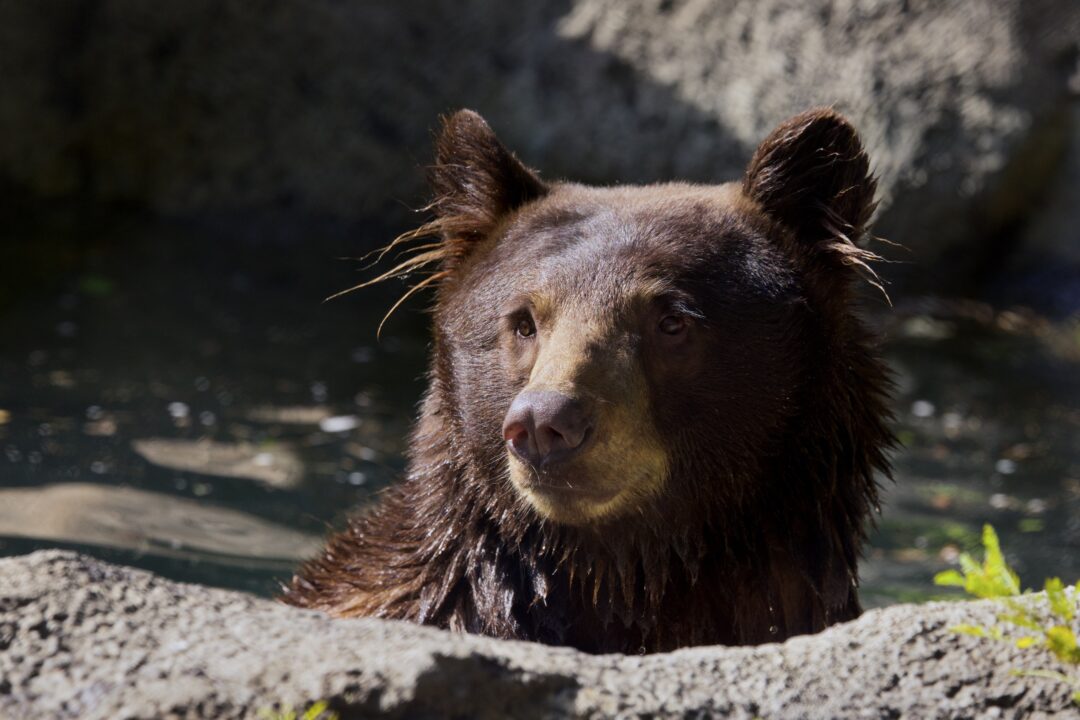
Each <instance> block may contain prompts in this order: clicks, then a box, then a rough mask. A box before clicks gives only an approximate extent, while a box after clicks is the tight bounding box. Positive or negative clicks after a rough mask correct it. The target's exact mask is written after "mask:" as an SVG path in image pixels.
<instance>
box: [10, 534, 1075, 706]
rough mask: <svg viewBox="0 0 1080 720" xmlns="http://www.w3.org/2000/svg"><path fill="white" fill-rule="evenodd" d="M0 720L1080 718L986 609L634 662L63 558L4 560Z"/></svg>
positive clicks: (883, 615) (883, 619) (936, 606)
mask: <svg viewBox="0 0 1080 720" xmlns="http://www.w3.org/2000/svg"><path fill="white" fill-rule="evenodd" d="M0 579H2V580H3V582H0V716H3V717H11V718H22V717H48V718H81V719H84V720H92V719H94V720H96V719H101V720H113V719H114V718H130V719H131V720H135V719H136V718H147V719H150V718H165V717H168V718H207V719H208V720H209V719H215V720H217V719H225V718H254V717H257V716H258V715H259V713H260V712H264V711H267V710H270V709H272V708H274V707H284V708H303V707H305V706H307V705H308V704H309V703H311V702H313V701H315V700H326V701H328V702H329V703H330V705H331V707H332V708H333V709H334V710H335V711H337V712H338V713H339V714H340V717H341V718H342V720H348V719H350V718H368V717H395V718H466V717H467V718H492V719H495V718H507V717H513V718H563V717H580V718H610V717H618V718H645V717H647V718H669V717H670V718H701V717H731V718H741V719H744V720H750V718H899V717H912V718H945V717H948V718H1021V717H1023V718H1049V717H1054V716H1059V717H1063V718H1064V717H1069V716H1072V717H1075V712H1076V705H1074V704H1072V701H1071V700H1070V697H1069V696H1070V694H1071V691H1070V689H1069V687H1068V685H1066V684H1065V683H1062V682H1059V681H1055V680H1050V679H1045V678H1035V677H1017V676H1016V675H1015V674H1013V671H1014V670H1044V671H1056V672H1063V671H1067V670H1068V668H1066V667H1064V666H1062V665H1060V664H1058V663H1057V662H1056V661H1054V660H1053V659H1052V657H1051V656H1050V655H1049V653H1046V652H1041V651H1040V652H1036V651H1021V650H1017V649H1016V648H1015V647H1013V645H1012V644H1011V643H1005V642H993V641H990V640H985V639H979V638H973V637H968V636H963V635H958V634H956V633H954V632H951V631H950V630H949V629H948V628H949V627H951V626H953V625H955V624H957V623H961V622H967V623H979V624H983V623H992V622H993V620H994V614H995V610H994V607H993V606H992V605H991V604H990V603H988V602H980V603H932V604H928V605H921V606H912V605H906V606H897V607H893V608H888V609H886V610H874V611H871V612H869V613H867V614H866V615H864V616H863V617H862V618H860V619H859V620H856V621H854V622H851V623H848V624H845V625H841V626H837V627H834V628H832V629H830V630H827V631H825V632H823V633H821V634H819V635H816V636H808V637H802V638H794V639H792V640H789V641H787V642H786V643H784V644H782V645H763V646H760V647H756V648H723V647H712V648H694V649H689V650H682V651H678V652H674V653H670V654H666V655H664V654H661V655H650V656H645V657H631V656H621V655H600V656H597V655H584V654H582V653H579V652H576V651H574V650H569V649H566V648H551V647H546V646H543V645H534V644H530V643H520V642H502V641H497V640H491V639H488V638H481V637H476V636H461V635H453V634H450V633H447V632H443V631H438V630H433V629H431V628H424V627H419V626H416V625H409V624H404V623H396V622H386V621H381V620H371V619H365V620H331V619H329V618H327V617H325V616H322V615H320V614H318V613H315V612H311V611H306V610H297V609H296V608H291V607H286V606H284V605H278V604H274V603H271V602H269V601H266V600H258V599H255V598H252V597H251V596H248V595H241V594H237V593H232V592H226V591H223V590H211V589H208V588H202V587H197V586H191V585H181V584H178V583H172V582H168V581H165V580H162V579H161V578H158V577H156V576H153V575H151V574H149V573H146V572H142V571H136V570H130V569H126V568H120V567H116V566H112V565H108V564H106V563H103V562H100V561H97V560H92V559H90V558H86V557H82V556H78V555H75V554H73V553H64V552H58V551H46V552H39V553H35V554H33V555H30V556H26V557H22V558H6V559H0Z"/></svg>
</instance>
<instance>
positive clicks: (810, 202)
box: [743, 108, 888, 301]
mask: <svg viewBox="0 0 1080 720" xmlns="http://www.w3.org/2000/svg"><path fill="white" fill-rule="evenodd" d="M743 192H744V193H746V194H747V195H748V196H749V197H751V198H753V199H754V200H756V201H757V202H758V203H759V204H760V205H761V207H762V208H763V209H764V210H765V212H767V213H768V214H769V215H770V216H772V217H773V218H775V219H777V220H779V221H780V222H781V223H783V224H784V225H785V226H786V227H788V228H789V229H790V230H792V231H793V232H794V233H795V235H796V238H797V241H798V242H799V243H803V244H805V245H806V246H808V247H809V248H810V249H811V251H812V253H813V254H814V255H815V256H817V257H820V258H822V259H824V260H826V261H831V262H833V263H837V264H839V265H841V266H845V267H850V268H853V269H854V270H855V271H856V272H857V273H859V274H861V275H863V276H864V277H865V278H866V279H867V280H868V281H869V282H870V284H871V285H873V286H875V287H877V288H878V289H879V290H881V291H882V293H883V294H885V291H884V288H883V287H882V285H881V282H880V280H879V279H878V276H877V274H876V273H875V272H874V270H873V269H872V268H871V267H870V263H871V262H873V261H875V260H880V258H879V257H878V256H877V255H876V254H874V253H873V252H871V251H869V250H866V249H865V248H862V247H859V245H858V243H859V241H860V240H862V238H863V236H864V235H865V233H866V231H867V228H868V225H869V223H870V218H871V217H872V216H873V214H874V209H875V208H876V207H877V203H876V201H875V200H874V195H875V193H876V192H877V181H876V180H875V179H874V177H873V176H872V175H871V174H870V161H869V158H868V157H867V155H866V151H865V150H864V149H863V146H862V143H861V142H860V140H859V135H858V133H857V132H856V131H855V128H854V127H852V125H851V123H849V122H848V121H847V119H846V118H845V117H844V116H843V115H841V114H840V113H838V112H836V111H835V110H832V109H831V108H815V109H813V110H808V111H806V112H804V113H800V114H799V115H796V116H795V117H793V118H791V119H789V120H787V121H785V122H783V123H781V124H780V126H779V127H777V128H776V129H775V130H773V131H772V132H771V133H770V134H769V136H768V137H767V138H765V140H763V141H762V142H761V145H759V146H758V148H757V150H756V151H755V152H754V157H753V158H752V159H751V161H750V165H749V167H747V169H746V175H745V177H744V178H743ZM885 298H886V301H887V300H888V295H887V294H885Z"/></svg>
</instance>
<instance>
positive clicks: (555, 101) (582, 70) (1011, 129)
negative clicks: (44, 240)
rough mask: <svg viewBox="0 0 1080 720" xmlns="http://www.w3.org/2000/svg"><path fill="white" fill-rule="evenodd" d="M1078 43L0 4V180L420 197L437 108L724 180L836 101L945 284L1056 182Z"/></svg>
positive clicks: (613, 1) (311, 4) (306, 0)
mask: <svg viewBox="0 0 1080 720" xmlns="http://www.w3.org/2000/svg"><path fill="white" fill-rule="evenodd" d="M1077 37H1080V3H1077V2H1075V0H987V1H986V2H978V3H971V2H928V1H926V0H913V1H911V2H902V3H898V2H888V1H884V2H883V1H882V0H765V1H762V0H724V1H722V2H715V1H713V0H559V1H557V2H551V3H529V4H525V5H522V4H520V3H502V2H494V1H493V0H466V1H464V2H445V1H442V0H424V1H422V2H411V3H342V2H337V1H336V0H264V1H263V2H260V3H258V4H257V6H254V5H250V4H246V3H221V2H217V1H216V0H191V1H189V2H184V3H166V4H160V3H145V2H139V1H138V0H46V1H44V2H33V3H27V2H21V1H20V0H0V75H2V76H3V77H4V78H5V82H4V86H3V89H2V90H0V179H3V178H6V179H8V180H9V181H10V182H13V183H14V184H16V185H17V186H21V187H24V188H29V189H31V190H32V191H34V192H36V193H46V194H48V193H72V192H75V193H85V194H88V195H90V196H92V197H96V198H101V199H112V200H131V201H135V202H138V203H145V204H149V205H150V206H152V207H155V208H158V209H163V210H166V211H169V212H178V213H190V212H202V211H205V210H208V209H209V210H215V209H225V210H235V209H237V208H256V209H257V208H265V207H267V206H275V207H279V206H285V207H291V208H298V209H300V210H303V211H310V212H316V213H328V214H330V215H334V216H340V217H346V218H356V217H363V216H364V215H365V214H370V213H371V212H373V211H379V212H383V211H385V210H387V209H392V208H398V209H400V204H401V203H407V204H412V205H413V206H416V205H419V204H421V203H422V199H423V191H422V190H421V189H420V187H419V183H420V177H421V173H420V172H418V170H417V166H418V165H419V164H421V163H423V162H425V161H426V156H427V152H426V147H427V144H428V132H429V129H430V128H431V127H432V125H433V124H434V122H435V116H436V114H437V113H440V112H444V111H446V110H448V109H452V108H455V107H460V106H471V107H474V108H475V109H477V110H479V111H481V112H482V113H483V114H485V115H486V116H488V117H489V119H490V120H491V121H492V122H493V124H494V126H495V127H496V128H497V130H499V132H500V133H501V134H502V135H503V136H504V137H505V139H506V140H507V141H508V143H509V144H510V145H511V146H512V147H514V148H516V149H518V150H519V152H520V153H521V154H522V155H523V157H524V158H525V159H526V160H527V161H529V162H532V163H535V164H537V165H539V166H540V167H542V168H544V169H545V170H546V171H548V172H549V173H551V174H552V175H568V176H572V177H575V178H578V179H583V180H591V181H603V182H612V181H647V180H656V179H670V178H686V179H696V180H703V181H716V180H726V179H730V178H731V177H733V176H735V175H737V174H738V173H740V172H741V170H742V169H743V167H744V165H745V163H746V161H747V158H748V157H749V154H750V151H751V150H752V148H753V146H754V145H755V144H756V143H757V142H758V141H759V140H760V139H761V138H762V137H763V136H764V135H765V134H766V133H767V132H768V130H769V129H770V128H771V127H772V126H774V125H775V124H776V123H777V122H778V121H780V120H781V119H783V118H784V117H786V116H788V115H790V114H793V113H795V112H797V111H801V110H803V109H805V108H806V107H807V106H809V105H814V104H835V105H836V106H838V107H839V108H840V109H841V110H843V111H845V112H847V113H849V114H851V115H852V116H853V118H854V119H855V121H856V123H857V124H858V126H859V127H860V128H862V129H863V131H864V132H865V134H866V137H867V139H868V141H869V146H870V149H871V153H872V156H873V157H874V159H875V161H876V164H877V169H878V171H879V172H880V174H881V177H882V188H883V191H884V196H885V206H886V211H885V213H884V217H883V222H882V223H881V224H880V226H879V229H880V230H881V231H882V233H884V234H886V235H888V236H890V237H892V238H893V239H895V240H898V241H900V242H903V243H904V244H905V245H907V246H908V247H909V248H910V249H911V251H912V258H911V259H912V260H913V262H912V263H911V264H910V265H900V266H894V267H892V268H890V270H891V271H894V272H895V271H904V270H907V271H909V272H908V274H909V275H910V276H912V277H917V278H924V279H925V282H928V283H932V282H933V279H934V278H935V277H936V278H937V279H939V280H940V279H942V278H947V279H948V280H949V281H950V282H951V283H952V284H955V283H956V282H957V280H958V278H962V277H963V276H964V275H965V271H966V273H967V274H978V272H979V271H981V270H984V269H985V268H982V267H981V265H982V264H984V263H983V261H984V260H985V259H986V256H987V255H990V256H991V257H994V255H993V253H991V250H993V251H995V252H997V251H999V250H1000V248H997V247H994V248H989V249H987V250H986V251H985V253H984V252H979V250H980V249H982V248H985V247H987V246H986V245H977V246H974V249H975V250H976V251H975V252H972V251H971V250H972V247H971V246H969V245H965V244H964V243H963V242H962V241H964V240H967V239H970V238H972V237H977V238H978V240H979V241H980V242H981V243H985V242H986V238H987V237H991V236H994V235H995V233H1006V234H1009V232H1008V231H1009V230H1010V229H1011V228H1012V227H1013V224H1014V223H1015V222H1016V221H1017V219H1018V218H1019V217H1022V216H1023V214H1024V212H1025V211H1026V210H1027V209H1029V208H1030V207H1031V203H1032V198H1033V197H1035V196H1038V195H1040V194H1041V193H1042V192H1043V191H1044V190H1045V188H1044V187H1043V184H1044V181H1045V180H1046V179H1047V178H1049V177H1051V176H1052V173H1051V172H1050V171H1051V169H1052V166H1053V165H1054V163H1055V161H1056V159H1057V158H1058V157H1059V156H1060V154H1061V144H1062V142H1063V138H1064V137H1065V136H1066V134H1067V129H1066V126H1067V124H1068V122H1069V120H1068V114H1067V112H1066V111H1065V103H1066V101H1065V98H1066V96H1067V89H1066V88H1067V78H1068V76H1069V74H1070V73H1072V72H1073V70H1074V68H1075V55H1076V48H1077ZM1010 237H1011V234H1010ZM898 257H902V258H903V259H909V258H907V257H906V256H903V255H899V256H898ZM943 260H947V262H943ZM945 273H947V274H945Z"/></svg>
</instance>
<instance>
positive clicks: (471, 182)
mask: <svg viewBox="0 0 1080 720" xmlns="http://www.w3.org/2000/svg"><path fill="white" fill-rule="evenodd" d="M430 180H431V187H432V190H433V191H434V193H435V200H434V202H433V204H432V208H433V209H434V211H435V214H436V216H437V218H438V219H437V224H438V226H439V229H440V230H441V233H442V235H443V239H444V240H446V241H452V240H457V241H469V240H473V239H478V238H481V237H484V236H486V235H487V234H488V233H489V232H490V231H491V230H492V229H493V228H494V227H495V225H496V224H497V223H498V222H499V220H500V219H501V218H502V217H503V216H505V215H506V214H507V213H509V212H510V211H512V210H514V209H516V208H518V207H520V206H521V205H524V204H525V203H527V202H529V201H530V200H535V199H537V198H539V197H541V196H543V195H545V194H546V193H547V191H548V189H547V186H546V185H544V183H543V182H541V181H540V178H539V177H537V175H536V173H535V172H533V171H532V170H530V169H529V168H527V167H526V166H525V165H524V164H522V163H521V161H519V160H518V159H517V158H516V157H514V155H513V153H511V152H510V151H509V150H507V149H506V147H505V146H503V144H502V143H501V142H499V139H498V138H497V137H495V133H494V132H493V131H492V130H491V128H490V127H489V126H488V124H487V123H486V122H484V118H482V117H480V115H478V114H477V113H475V112H473V111H472V110H459V111H457V112H455V113H453V114H452V115H449V116H447V117H445V118H444V119H443V127H442V131H441V132H440V133H439V135H438V137H437V139H436V141H435V164H434V165H433V166H432V168H431V172H430Z"/></svg>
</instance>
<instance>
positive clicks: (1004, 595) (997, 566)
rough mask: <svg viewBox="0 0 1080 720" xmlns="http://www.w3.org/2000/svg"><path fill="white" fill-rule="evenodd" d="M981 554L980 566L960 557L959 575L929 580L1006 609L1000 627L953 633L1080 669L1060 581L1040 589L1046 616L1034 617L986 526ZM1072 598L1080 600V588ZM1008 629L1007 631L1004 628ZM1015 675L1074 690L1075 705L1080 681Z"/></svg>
mask: <svg viewBox="0 0 1080 720" xmlns="http://www.w3.org/2000/svg"><path fill="white" fill-rule="evenodd" d="M982 541H983V548H984V550H985V556H984V559H983V562H982V563H979V562H978V561H976V560H975V559H974V558H973V557H972V556H971V555H970V554H968V553H961V554H960V570H946V571H945V572H940V573H938V574H937V575H935V576H934V583H935V584H936V585H945V586H949V587H960V588H963V589H964V590H965V591H966V592H967V593H968V594H970V595H974V596H975V597H978V598H986V599H992V600H998V601H1000V602H1001V603H1003V604H1004V605H1005V608H1006V611H1005V612H1002V613H1000V614H999V615H998V618H997V619H998V622H999V623H1001V624H998V625H994V626H993V627H983V626H981V625H956V626H954V627H952V628H950V629H951V630H953V631H954V632H958V633H964V634H965V635H974V636H976V637H988V638H992V639H994V640H1001V641H1006V642H1013V643H1015V644H1016V646H1017V647H1018V648H1023V649H1026V648H1035V647H1045V648H1046V649H1047V650H1049V651H1050V652H1051V653H1052V654H1053V655H1054V656H1055V657H1056V658H1058V659H1059V660H1061V661H1062V662H1065V663H1069V664H1072V665H1080V645H1078V642H1077V637H1076V633H1075V632H1074V631H1073V629H1072V622H1073V620H1074V619H1076V615H1077V610H1076V599H1074V598H1070V597H1069V594H1068V592H1067V591H1066V588H1065V584H1064V583H1063V582H1061V579H1060V578H1050V579H1048V580H1047V581H1046V582H1045V583H1044V585H1043V589H1044V590H1045V592H1046V600H1047V603H1048V605H1049V615H1047V614H1046V613H1040V612H1038V611H1037V603H1036V602H1035V601H1034V598H1032V597H1027V596H1029V595H1030V593H1031V591H1030V590H1027V591H1024V590H1022V589H1021V585H1020V577H1019V576H1018V575H1017V574H1016V571H1014V570H1013V569H1012V568H1011V567H1009V565H1008V563H1006V562H1005V555H1004V554H1003V553H1002V552H1001V543H1000V542H999V541H998V536H997V533H996V532H994V528H992V527H991V526H989V525H984V526H983V537H982ZM1075 592H1076V595H1077V597H1080V582H1078V583H1077V584H1076V588H1075ZM1009 626H1011V628H1010V627H1009ZM1013 628H1015V629H1019V630H1020V636H1019V637H1015V636H1014V635H1013V634H1011V633H1010V630H1012V629H1013ZM1014 672H1015V673H1016V674H1017V675H1025V676H1029V677H1042V678H1049V679H1053V680H1059V681H1061V682H1064V683H1067V684H1068V685H1069V686H1070V687H1072V688H1073V694H1072V699H1073V702H1075V703H1077V704H1080V677H1070V676H1068V675H1065V674H1064V673H1059V672H1054V671H1051V670H1029V671H1020V670H1017V671H1014Z"/></svg>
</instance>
